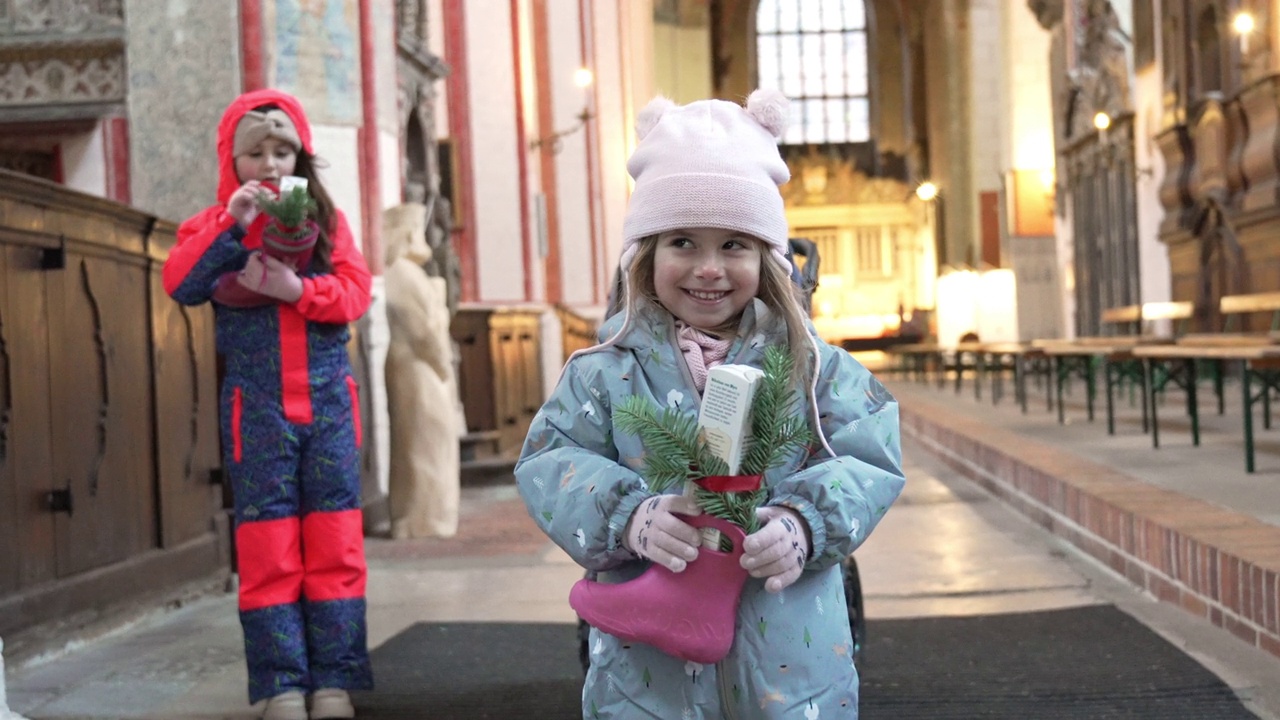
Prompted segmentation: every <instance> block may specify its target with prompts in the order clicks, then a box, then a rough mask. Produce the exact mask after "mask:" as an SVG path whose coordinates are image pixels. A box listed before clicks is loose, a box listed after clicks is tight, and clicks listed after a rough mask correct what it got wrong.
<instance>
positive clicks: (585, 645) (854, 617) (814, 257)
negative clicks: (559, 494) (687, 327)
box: [578, 238, 867, 673]
mask: <svg viewBox="0 0 1280 720" xmlns="http://www.w3.org/2000/svg"><path fill="white" fill-rule="evenodd" d="M790 245H791V248H790V250H791V252H790V253H788V256H787V259H788V260H790V261H791V267H792V273H791V278H792V280H794V281H795V283H796V285H797V286H798V287H799V288H800V289H801V297H802V299H803V301H804V306H805V309H806V310H807V309H809V307H810V304H811V302H812V298H813V291H814V290H816V289H817V287H818V247H817V245H816V244H815V243H813V242H812V241H810V240H807V239H804V238H791V239H790ZM794 255H800V256H801V257H804V258H805V263H804V267H803V268H800V267H799V266H797V264H796V262H795V258H794V257H793V256H794ZM621 297H622V276H621V274H619V273H615V274H614V278H613V292H611V293H610V297H609V309H608V311H607V314H606V317H609V316H612V315H613V314H614V313H615V312H617V311H618V310H619V309H620V307H619V303H620V299H621ZM841 570H842V571H843V573H844V597H845V605H846V606H847V608H846V609H847V610H848V613H849V631H850V633H851V634H852V635H853V653H852V656H853V661H854V664H855V665H856V664H857V662H858V658H859V656H860V654H861V651H862V646H863V645H864V644H865V643H866V637H867V628H866V616H865V614H864V613H863V604H862V579H861V577H859V575H858V563H857V561H855V560H854V559H853V556H852V555H850V556H849V557H847V558H845V559H844V560H843V561H842V562H841ZM588 576H590V573H588ZM590 634H591V626H590V625H588V624H587V621H586V620H583V619H582V618H578V660H579V661H581V663H582V671H583V672H584V673H585V672H586V671H587V668H589V667H590V666H591V649H590V647H589V645H590V640H589V637H590Z"/></svg>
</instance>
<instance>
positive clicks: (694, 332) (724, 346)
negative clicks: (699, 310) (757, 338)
mask: <svg viewBox="0 0 1280 720" xmlns="http://www.w3.org/2000/svg"><path fill="white" fill-rule="evenodd" d="M676 343H677V344H678V345H679V346H680V352H682V353H684V362H685V364H686V365H688V366H689V374H690V375H692V376H693V384H694V385H696V386H697V387H698V392H702V391H703V389H704V388H705V387H706V385H707V371H708V370H710V369H711V368H713V367H715V366H717V365H722V364H724V361H725V358H726V357H727V356H728V355H729V346H730V345H732V344H733V340H732V339H728V340H721V339H720V338H717V337H713V336H711V335H708V334H706V333H704V332H702V331H701V330H699V329H698V328H696V327H693V326H692V325H688V324H686V323H684V322H682V321H679V320H677V321H676Z"/></svg>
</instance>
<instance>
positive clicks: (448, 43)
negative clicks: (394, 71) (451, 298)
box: [442, 0, 480, 302]
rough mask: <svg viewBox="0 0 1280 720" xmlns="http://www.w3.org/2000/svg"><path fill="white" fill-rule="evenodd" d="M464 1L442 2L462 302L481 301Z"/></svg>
mask: <svg viewBox="0 0 1280 720" xmlns="http://www.w3.org/2000/svg"><path fill="white" fill-rule="evenodd" d="M464 8H465V3H464V0H444V1H443V3H442V14H443V23H442V24H443V25H444V59H445V62H447V63H449V67H450V68H451V69H452V72H451V73H450V74H449V77H447V78H445V88H446V89H447V90H448V93H449V137H450V138H451V139H452V140H453V146H454V148H455V149H456V151H457V158H458V167H457V168H455V169H454V177H453V182H454V188H455V189H456V193H455V194H456V196H457V199H458V203H459V204H460V205H461V206H462V207H461V212H460V217H461V218H462V226H461V227H457V228H454V230H453V245H454V248H455V249H456V250H457V252H458V262H459V264H461V265H462V301H463V302H475V301H476V300H479V299H480V282H479V279H480V273H479V268H478V266H477V263H478V262H479V260H478V258H477V257H476V255H477V253H476V206H475V202H474V201H473V200H472V198H474V197H475V165H474V160H473V158H472V154H471V91H470V87H469V84H468V72H467V14H466V10H465V9H464Z"/></svg>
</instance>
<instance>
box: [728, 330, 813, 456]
mask: <svg viewBox="0 0 1280 720" xmlns="http://www.w3.org/2000/svg"><path fill="white" fill-rule="evenodd" d="M794 368H795V361H794V360H792V358H791V353H789V352H787V351H786V349H785V348H782V347H779V346H777V345H773V346H770V347H768V348H766V349H765V353H764V378H763V379H762V380H761V381H760V387H759V388H757V389H756V394H755V397H754V398H752V401H751V435H750V436H749V438H748V440H747V448H746V452H745V453H744V454H743V459H742V470H741V472H742V474H743V475H761V474H764V472H765V471H766V470H768V469H770V468H774V467H777V466H778V465H781V464H782V463H783V461H785V460H786V458H787V456H788V455H789V454H790V453H791V451H792V450H793V449H794V448H796V447H800V446H804V445H808V444H809V443H810V442H812V441H813V433H812V431H811V430H810V429H809V424H808V423H807V422H806V421H805V418H804V416H803V415H800V416H796V415H792V414H790V412H789V411H790V410H791V406H792V405H793V404H794V403H795V398H796V391H795V387H794V385H793V384H792V376H791V372H792V370H793V369H794Z"/></svg>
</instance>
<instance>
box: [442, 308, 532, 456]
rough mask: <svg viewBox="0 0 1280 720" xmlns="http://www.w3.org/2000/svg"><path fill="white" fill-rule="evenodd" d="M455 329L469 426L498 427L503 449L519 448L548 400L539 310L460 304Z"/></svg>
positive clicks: (509, 451)
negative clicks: (534, 417)
mask: <svg viewBox="0 0 1280 720" xmlns="http://www.w3.org/2000/svg"><path fill="white" fill-rule="evenodd" d="M450 333H451V334H452V336H453V338H454V340H456V341H457V342H458V344H459V347H460V348H461V356H462V357H461V362H460V363H459V368H458V389H459V394H460V395H461V396H462V405H463V408H464V412H465V413H466V416H467V431H468V432H483V431H489V430H496V431H498V434H499V440H498V444H499V451H500V452H501V453H502V454H504V455H514V454H517V453H519V451H520V447H521V446H522V445H523V444H524V438H525V435H526V434H527V433H528V431H529V423H530V421H532V419H533V416H534V415H535V414H536V413H537V412H538V409H539V408H540V407H542V401H543V392H542V363H541V350H540V347H541V342H540V339H539V338H540V336H539V330H538V313H537V312H533V311H526V310H501V309H496V308H482V307H471V308H461V309H459V311H458V314H457V315H455V316H454V319H453V323H452V326H451V327H450Z"/></svg>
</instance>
